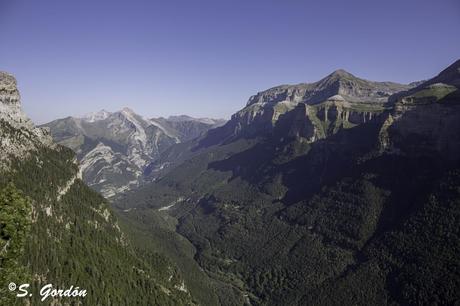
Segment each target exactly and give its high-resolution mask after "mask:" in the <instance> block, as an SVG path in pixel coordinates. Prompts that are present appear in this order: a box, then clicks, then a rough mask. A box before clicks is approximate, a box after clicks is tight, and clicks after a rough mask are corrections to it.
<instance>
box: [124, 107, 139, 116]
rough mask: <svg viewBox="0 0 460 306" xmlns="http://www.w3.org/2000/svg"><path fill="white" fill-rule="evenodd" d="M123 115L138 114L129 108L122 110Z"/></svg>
mask: <svg viewBox="0 0 460 306" xmlns="http://www.w3.org/2000/svg"><path fill="white" fill-rule="evenodd" d="M121 112H122V113H125V114H129V115H135V114H136V113H135V112H134V111H133V110H132V109H130V108H129V107H123V109H122V110H121Z"/></svg>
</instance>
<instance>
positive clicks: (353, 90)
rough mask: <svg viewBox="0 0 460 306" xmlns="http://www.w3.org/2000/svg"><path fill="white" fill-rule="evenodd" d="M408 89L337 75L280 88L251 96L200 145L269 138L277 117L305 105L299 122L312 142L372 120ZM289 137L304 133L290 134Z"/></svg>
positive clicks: (388, 83)
mask: <svg viewBox="0 0 460 306" xmlns="http://www.w3.org/2000/svg"><path fill="white" fill-rule="evenodd" d="M412 86H415V84H412V85H403V84H397V83H392V82H373V81H367V80H364V79H360V78H357V77H355V76H354V75H352V74H350V73H348V72H346V71H344V70H337V71H335V72H333V73H331V74H330V75H328V76H326V77H325V78H323V79H321V80H319V81H318V82H315V83H305V84H298V85H281V86H277V87H274V88H270V89H268V90H265V91H262V92H259V93H257V94H256V95H254V96H252V97H250V98H249V101H248V102H247V104H246V107H245V108H243V109H242V110H240V111H239V112H237V113H235V114H234V115H233V116H232V118H231V120H230V121H229V122H228V123H227V124H226V125H225V126H223V127H222V128H220V129H219V131H220V134H219V133H218V132H215V131H213V132H212V133H210V135H209V137H208V139H204V140H203V141H202V142H203V143H216V142H218V141H219V140H223V139H224V140H225V139H229V138H232V137H239V136H249V137H252V136H255V135H261V134H264V133H265V134H266V133H271V132H272V131H273V129H274V128H275V126H276V125H277V124H278V121H279V120H280V118H282V117H283V116H285V115H287V114H288V113H289V112H291V111H294V110H296V112H298V111H299V109H297V107H298V106H299V105H306V106H307V107H305V110H306V112H305V115H304V116H303V118H304V120H309V121H311V122H310V125H311V126H315V133H314V136H313V135H310V136H308V137H307V138H306V139H308V141H315V140H318V139H321V138H325V137H327V136H328V135H331V134H334V133H336V132H338V131H339V130H340V129H343V128H351V127H354V126H356V125H359V124H363V123H366V122H368V121H370V120H374V119H375V118H377V117H379V116H380V114H382V113H383V112H384V111H385V110H387V109H388V108H389V105H388V104H387V103H388V98H389V97H390V96H391V95H393V94H395V93H396V92H400V91H406V90H409V89H410V88H411V87H412ZM298 119H299V118H298ZM298 119H297V120H298ZM291 134H292V135H303V134H304V133H296V132H293V131H292V133H291ZM299 137H300V136H299ZM211 138H212V140H211Z"/></svg>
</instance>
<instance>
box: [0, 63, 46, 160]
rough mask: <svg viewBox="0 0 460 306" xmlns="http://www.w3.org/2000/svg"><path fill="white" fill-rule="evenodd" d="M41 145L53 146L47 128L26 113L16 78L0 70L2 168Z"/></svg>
mask: <svg viewBox="0 0 460 306" xmlns="http://www.w3.org/2000/svg"><path fill="white" fill-rule="evenodd" d="M40 146H54V144H53V141H52V139H51V137H50V136H49V133H48V131H47V130H45V129H41V128H36V127H35V126H34V124H33V123H32V121H31V120H30V119H29V118H28V117H27V116H26V115H25V114H24V112H23V110H22V107H21V98H20V94H19V90H18V88H17V82H16V79H15V78H14V77H13V76H12V75H11V74H9V73H6V72H0V168H3V167H7V166H8V161H9V160H11V158H12V157H17V158H23V157H26V156H28V153H29V152H30V151H31V150H34V149H36V148H38V147H40Z"/></svg>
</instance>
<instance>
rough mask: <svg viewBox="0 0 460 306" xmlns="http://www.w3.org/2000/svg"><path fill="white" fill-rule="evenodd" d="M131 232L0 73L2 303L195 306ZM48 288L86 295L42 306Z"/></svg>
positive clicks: (174, 275)
mask: <svg viewBox="0 0 460 306" xmlns="http://www.w3.org/2000/svg"><path fill="white" fill-rule="evenodd" d="M128 233H129V227H126V226H125V225H124V224H122V223H120V222H119V220H118V219H117V218H116V216H115V215H114V214H113V211H112V209H111V208H110V206H109V204H108V202H107V201H106V200H105V199H104V198H103V197H102V196H101V195H99V194H98V193H96V192H95V191H93V190H91V189H90V188H89V187H88V186H87V185H86V184H84V182H83V181H82V180H81V171H80V170H79V165H78V161H77V159H76V157H75V153H74V152H72V151H71V150H70V149H69V148H66V147H64V146H61V145H59V144H57V143H55V142H53V140H52V138H51V136H50V135H49V134H48V131H47V130H46V129H43V128H39V127H35V126H34V124H33V123H32V121H31V120H30V119H29V118H28V117H27V116H26V115H25V113H24V112H23V111H22V107H21V100H20V94H19V90H18V88H17V83H16V79H15V78H14V77H13V76H12V75H10V74H8V73H4V72H0V305H38V304H49V305H80V304H86V305H195V304H196V300H194V298H192V296H191V295H190V291H189V290H188V289H187V286H186V285H185V284H184V279H183V277H182V276H181V272H180V270H178V268H177V266H176V265H175V264H174V263H173V262H171V261H169V259H168V258H166V257H164V256H162V255H160V254H159V253H158V252H155V251H154V250H152V251H149V252H146V251H140V250H139V249H137V248H136V247H135V244H134V241H133V240H132V238H131V237H132V236H130V235H129V234H128ZM12 283H14V284H18V285H17V286H19V285H20V284H29V285H30V287H28V288H27V289H28V292H29V293H30V295H28V296H26V297H23V298H18V297H16V294H17V293H19V292H18V291H17V290H16V291H14V290H12V288H13V289H14V288H15V287H16V285H14V287H11V286H12V285H11V284H12ZM9 284H10V285H9ZM46 284H51V285H52V286H53V288H54V289H62V290H64V289H63V288H69V287H70V286H71V285H72V286H73V287H74V288H75V287H79V288H80V289H81V290H86V296H84V297H78V298H75V297H67V298H58V297H56V295H52V297H49V298H48V299H47V300H46V301H45V302H43V301H40V299H41V298H42V297H41V296H40V293H39V291H40V288H41V287H42V286H45V285H46Z"/></svg>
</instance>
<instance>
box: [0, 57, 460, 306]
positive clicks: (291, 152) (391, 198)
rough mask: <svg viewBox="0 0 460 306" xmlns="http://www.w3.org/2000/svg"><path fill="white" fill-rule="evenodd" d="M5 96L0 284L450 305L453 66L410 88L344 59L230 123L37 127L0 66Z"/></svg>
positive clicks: (456, 296) (457, 239)
mask: <svg viewBox="0 0 460 306" xmlns="http://www.w3.org/2000/svg"><path fill="white" fill-rule="evenodd" d="M0 99H1V101H0V102H1V103H0V107H1V108H0V123H1V126H0V133H1V134H0V135H1V138H0V139H1V143H0V150H1V151H2V155H1V156H0V157H1V159H0V172H1V173H2V176H0V190H1V191H0V205H2V210H0V213H1V214H3V215H1V218H0V222H3V223H2V224H1V227H0V228H1V229H2V232H0V233H1V235H0V238H1V240H0V242H1V244H0V250H2V252H1V253H0V254H1V256H2V258H1V259H2V261H0V263H1V264H2V266H0V268H1V269H3V270H2V273H0V285H1V286H0V288H6V287H5V286H4V285H5V284H7V281H11V279H13V280H16V279H15V278H13V275H16V277H17V278H26V277H30V278H31V279H33V280H34V281H35V282H38V283H44V282H49V281H52V282H53V283H56V284H61V283H65V282H71V283H75V282H79V281H81V280H84V283H85V284H88V285H87V286H89V290H90V292H91V293H92V294H91V295H90V296H91V297H90V298H89V299H88V300H84V302H85V303H89V304H106V303H108V304H127V305H132V304H141V305H151V304H153V305H225V306H227V305H228V306H230V305H280V306H281V305H455V304H456V303H458V302H459V301H460V293H459V291H458V290H457V289H458V288H459V287H460V272H459V271H460V258H459V256H457V254H458V253H459V252H460V228H459V226H458V225H459V224H460V134H459V133H458V131H460V120H459V118H460V60H458V61H456V62H455V63H453V64H452V65H450V66H449V67H447V68H446V69H444V70H443V71H441V72H440V73H439V74H438V75H436V76H434V77H433V78H431V79H429V80H426V81H417V82H413V83H410V84H397V83H393V82H374V81H368V80H364V79H362V78H359V77H356V76H354V75H353V74H351V73H348V72H346V71H344V70H337V71H335V72H333V73H331V74H330V75H328V76H326V77H324V78H323V79H321V80H319V81H317V82H314V83H303V84H297V85H281V86H277V87H274V88H271V89H268V90H265V91H262V92H259V93H257V94H255V95H253V96H251V97H250V98H249V100H248V102H247V103H246V105H245V106H244V107H243V108H242V109H241V110H240V111H238V112H236V113H235V114H233V116H232V117H231V119H230V120H229V121H227V122H224V121H220V120H212V119H194V118H190V117H187V116H173V117H169V118H152V119H147V118H144V117H143V116H141V115H138V114H136V113H134V112H133V111H132V110H130V109H128V108H125V109H123V110H121V111H118V112H113V113H112V112H107V111H100V112H96V113H92V114H89V115H87V116H84V117H82V118H74V117H67V118H64V119H59V120H55V121H53V122H50V123H48V124H45V125H43V126H41V127H38V128H37V127H35V126H34V125H33V124H32V122H31V121H30V120H29V119H28V118H27V116H26V115H24V114H23V113H22V110H21V107H20V97H19V92H18V90H17V87H16V81H15V79H14V78H13V77H12V76H11V75H9V74H6V73H2V74H0ZM69 148H70V149H71V150H70V149H69ZM72 150H73V151H74V152H72ZM85 182H86V183H87V184H88V185H89V186H90V187H91V188H92V189H94V190H96V191H99V192H100V193H101V194H102V195H104V196H105V197H106V198H109V199H110V202H108V201H107V200H105V199H104V198H103V197H102V196H101V195H99V194H98V193H97V192H96V191H93V190H91V189H90V188H88V186H87V185H86V184H85ZM4 220H6V221H4ZM12 222H15V224H18V226H16V227H15V228H16V229H17V230H16V231H15V232H14V231H11V228H12V227H11V224H12ZM13 228H14V227H13ZM40 237H47V239H44V240H42V239H40ZM5 249H6V250H7V252H6V253H5V251H4V250H5ZM88 254H90V255H89V256H88ZM15 258H19V259H20V260H15ZM114 267H116V268H114ZM4 271H5V272H4ZM69 271H71V273H69ZM3 272H4V273H3ZM3 275H7V276H8V277H3V278H2V276H3ZM0 290H1V289H0ZM95 292H104V294H102V295H97V294H95ZM1 293H2V295H1V296H5V297H6V299H8V298H10V297H11V296H9V295H8V294H6V293H5V295H3V293H4V292H1ZM103 298H105V299H107V300H102V299H103ZM2 302H3V301H2Z"/></svg>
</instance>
